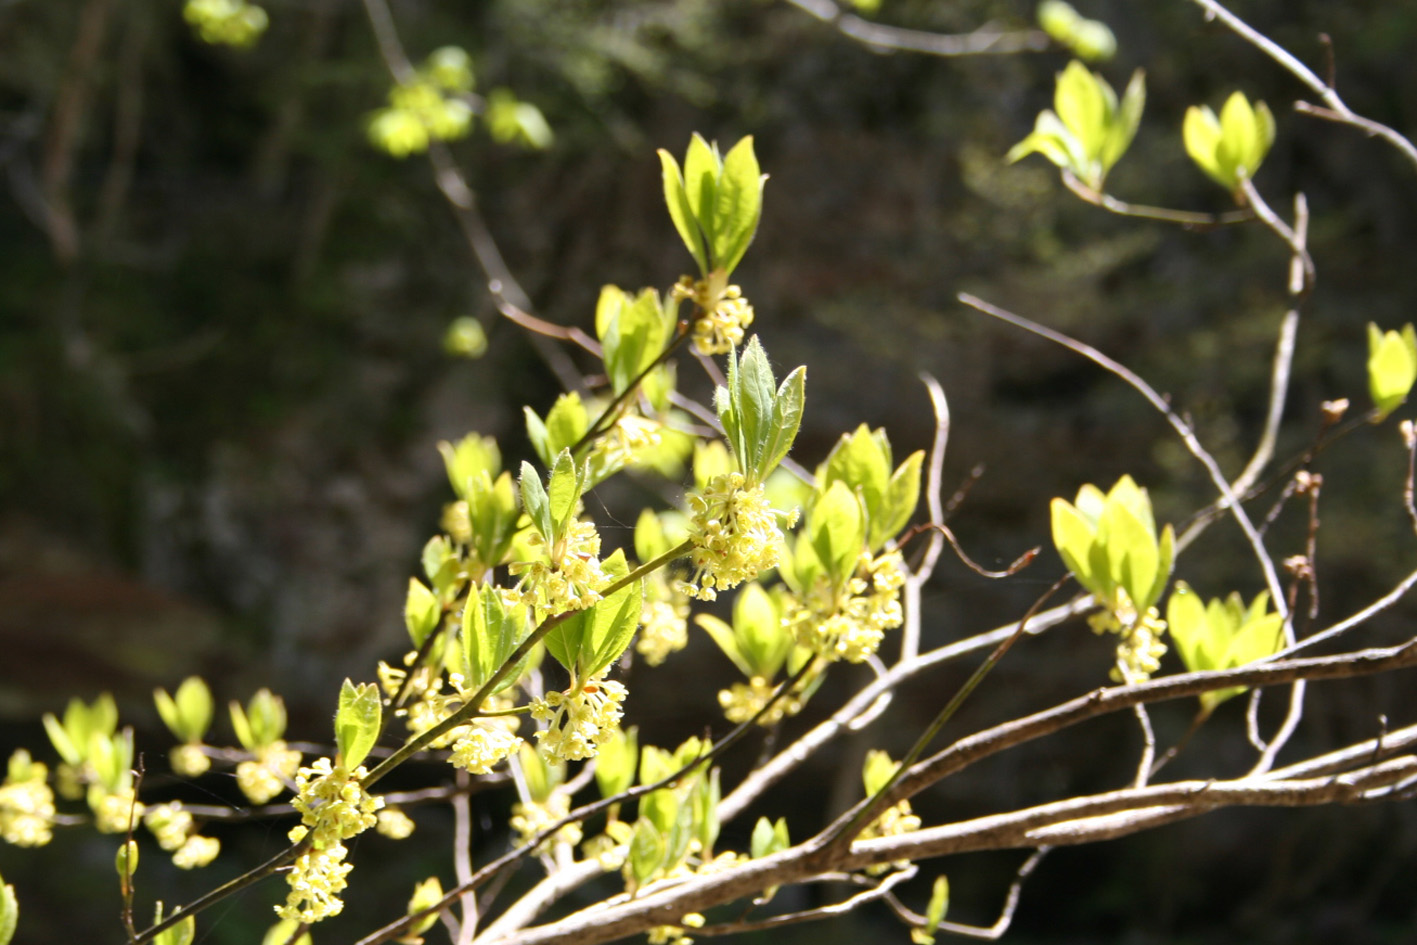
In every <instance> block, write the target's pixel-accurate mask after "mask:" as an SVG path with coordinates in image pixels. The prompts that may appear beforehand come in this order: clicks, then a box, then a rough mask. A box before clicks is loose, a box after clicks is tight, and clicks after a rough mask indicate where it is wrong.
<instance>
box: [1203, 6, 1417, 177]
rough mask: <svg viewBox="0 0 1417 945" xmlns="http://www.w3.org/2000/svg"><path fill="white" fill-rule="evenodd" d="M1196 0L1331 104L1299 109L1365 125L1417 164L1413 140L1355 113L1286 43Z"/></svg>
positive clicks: (1416, 153)
mask: <svg viewBox="0 0 1417 945" xmlns="http://www.w3.org/2000/svg"><path fill="white" fill-rule="evenodd" d="M1194 2H1195V3H1196V4H1197V5H1198V6H1200V7H1201V8H1202V9H1203V10H1205V11H1206V14H1207V16H1208V17H1213V18H1215V19H1217V20H1219V21H1220V22H1222V23H1224V24H1225V25H1226V26H1228V27H1230V29H1232V30H1234V31H1235V33H1236V34H1238V35H1239V36H1240V37H1241V38H1242V39H1244V40H1245V41H1246V42H1248V43H1250V44H1251V45H1252V46H1254V47H1255V48H1257V49H1259V50H1260V51H1261V52H1263V53H1264V54H1265V55H1267V56H1269V57H1270V58H1271V59H1273V60H1274V61H1275V62H1277V63H1279V64H1280V65H1281V66H1283V67H1284V68H1285V69H1287V70H1288V71H1289V72H1290V74H1292V75H1293V76H1294V77H1295V78H1297V79H1298V80H1299V81H1300V82H1302V83H1304V84H1305V85H1307V86H1308V87H1309V88H1310V89H1312V90H1313V91H1314V93H1315V94H1316V95H1318V96H1319V98H1321V99H1323V101H1324V103H1325V104H1327V105H1328V107H1329V109H1330V110H1331V111H1330V112H1329V113H1328V114H1319V113H1318V110H1317V108H1316V106H1313V105H1309V104H1308V103H1306V102H1299V103H1298V104H1297V105H1296V106H1295V107H1296V109H1298V110H1299V111H1301V112H1306V113H1309V114H1314V115H1316V116H1317V117H1320V118H1325V119H1327V120H1329V121H1338V122H1342V123H1344V124H1349V125H1353V126H1355V127H1357V128H1361V129H1363V130H1364V131H1365V132H1367V133H1368V134H1369V135H1376V136H1377V137H1380V138H1382V139H1383V140H1385V141H1387V142H1388V143H1389V144H1391V145H1392V146H1393V147H1395V148H1397V149H1398V150H1399V151H1401V152H1402V153H1403V154H1404V155H1405V156H1406V157H1407V159H1408V160H1409V161H1411V162H1412V164H1413V165H1414V166H1417V146H1414V145H1413V144H1412V142H1411V141H1409V140H1408V139H1407V138H1405V137H1403V136H1402V135H1400V134H1398V133H1397V132H1396V131H1393V130H1392V129H1391V128H1389V127H1388V126H1386V125H1383V124H1379V123H1378V122H1376V121H1373V120H1371V119H1368V118H1363V117H1362V116H1360V115H1358V114H1356V113H1354V112H1353V110H1352V109H1350V108H1349V107H1348V106H1347V105H1345V104H1344V103H1343V100H1342V99H1341V98H1339V97H1338V92H1337V91H1336V90H1335V89H1334V87H1333V86H1332V85H1331V84H1330V83H1328V82H1325V81H1324V80H1323V79H1320V78H1319V77H1318V76H1317V75H1316V74H1315V73H1314V71H1313V70H1312V69H1310V68H1309V67H1308V66H1306V65H1304V64H1303V63H1302V62H1300V61H1299V60H1298V59H1296V58H1295V57H1294V55H1293V54H1292V53H1290V52H1289V51H1288V50H1286V49H1285V48H1284V47H1282V46H1280V45H1279V44H1278V43H1276V42H1275V41H1274V40H1272V39H1270V38H1269V37H1267V36H1265V35H1264V34H1263V33H1261V32H1260V31H1259V30H1256V29H1255V28H1254V27H1252V26H1250V25H1249V24H1248V23H1246V22H1245V21H1244V20H1242V19H1240V18H1239V17H1238V16H1236V15H1235V14H1233V13H1231V12H1230V11H1229V10H1227V9H1226V8H1225V7H1223V6H1221V5H1220V4H1219V3H1217V2H1216V0H1194Z"/></svg>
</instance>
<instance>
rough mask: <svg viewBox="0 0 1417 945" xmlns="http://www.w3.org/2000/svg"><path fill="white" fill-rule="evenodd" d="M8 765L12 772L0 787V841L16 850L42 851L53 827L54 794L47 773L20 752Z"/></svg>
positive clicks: (25, 754) (44, 768)
mask: <svg viewBox="0 0 1417 945" xmlns="http://www.w3.org/2000/svg"><path fill="white" fill-rule="evenodd" d="M15 756H16V757H15V758H14V759H12V760H11V761H10V770H11V772H12V773H13V772H16V771H20V772H23V775H22V776H21V777H18V778H13V777H10V776H7V777H6V778H5V783H4V784H3V785H0V838H3V839H4V841H5V842H6V843H13V844H14V845H15V846H18V847H42V846H44V845H45V844H46V843H48V842H49V840H50V838H51V836H52V835H53V834H52V827H53V825H54V792H53V791H51V790H50V789H49V782H48V775H49V769H48V768H47V767H46V766H45V765H43V764H41V763H40V762H38V761H30V757H29V752H26V751H25V750H24V749H20V750H18V751H16V752H15Z"/></svg>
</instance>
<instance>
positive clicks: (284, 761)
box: [236, 739, 300, 804]
mask: <svg viewBox="0 0 1417 945" xmlns="http://www.w3.org/2000/svg"><path fill="white" fill-rule="evenodd" d="M299 768H300V752H298V751H296V750H295V749H293V748H287V747H286V744H285V742H283V741H281V740H279V739H277V740H276V741H273V742H271V743H270V744H269V745H266V746H265V747H264V748H262V749H261V750H260V752H259V753H257V756H256V757H255V758H251V759H247V760H246V761H243V762H241V763H239V764H238V765H237V766H236V786H237V787H239V788H241V793H242V794H245V795H246V798H247V799H248V800H249V801H250V802H251V803H252V804H265V803H267V802H268V801H270V800H272V799H274V798H275V796H276V795H278V794H280V792H281V791H283V790H285V786H286V784H287V783H288V782H289V781H290V779H291V778H293V777H295V772H296V771H297V770H299Z"/></svg>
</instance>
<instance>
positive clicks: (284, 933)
mask: <svg viewBox="0 0 1417 945" xmlns="http://www.w3.org/2000/svg"><path fill="white" fill-rule="evenodd" d="M440 898H441V897H440ZM432 918H433V920H434V921H437V916H436V915H435V916H433V917H432ZM298 928H300V923H299V922H297V921H296V920H295V919H281V920H280V921H279V922H277V923H276V924H275V925H273V926H271V927H270V928H269V929H267V930H266V934H265V935H264V936H262V938H261V945H310V943H311V939H310V933H309V932H302V933H301V934H300V937H299V938H296V939H293V940H292V938H291V936H292V935H294V934H295V930H296V929H298Z"/></svg>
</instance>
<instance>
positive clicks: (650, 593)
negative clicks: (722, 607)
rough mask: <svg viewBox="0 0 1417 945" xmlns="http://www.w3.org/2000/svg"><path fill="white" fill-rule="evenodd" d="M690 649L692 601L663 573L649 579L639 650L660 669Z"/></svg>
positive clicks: (646, 580) (646, 660) (642, 614)
mask: <svg viewBox="0 0 1417 945" xmlns="http://www.w3.org/2000/svg"><path fill="white" fill-rule="evenodd" d="M688 645H689V601H688V598H686V597H685V596H684V594H683V592H682V591H680V590H679V589H678V588H675V587H671V586H670V584H669V582H668V581H667V580H665V578H664V574H663V573H662V572H660V571H654V572H652V573H651V574H650V575H649V576H648V577H646V578H645V603H644V608H643V610H642V612H641V614H640V632H639V635H638V637H637V638H636V640H635V650H636V651H637V652H638V653H639V654H640V655H641V656H643V657H644V658H645V662H646V663H648V664H649V665H651V666H658V665H659V664H660V663H663V662H664V661H665V659H667V658H668V656H669V654H670V653H676V652H678V651H679V650H682V649H684V647H686V646H688Z"/></svg>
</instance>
